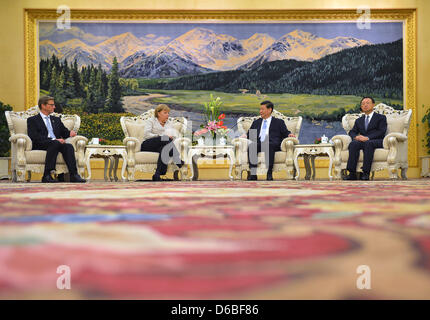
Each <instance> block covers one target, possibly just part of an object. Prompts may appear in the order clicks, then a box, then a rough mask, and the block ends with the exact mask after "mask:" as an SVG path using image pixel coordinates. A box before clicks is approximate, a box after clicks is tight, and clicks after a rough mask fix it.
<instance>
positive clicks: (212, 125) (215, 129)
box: [194, 94, 228, 144]
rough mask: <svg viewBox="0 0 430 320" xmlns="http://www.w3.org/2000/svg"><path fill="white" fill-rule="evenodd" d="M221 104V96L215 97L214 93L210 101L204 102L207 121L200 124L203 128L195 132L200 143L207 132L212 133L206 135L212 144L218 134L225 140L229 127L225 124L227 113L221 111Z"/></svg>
mask: <svg viewBox="0 0 430 320" xmlns="http://www.w3.org/2000/svg"><path fill="white" fill-rule="evenodd" d="M221 104H222V101H221V99H220V97H217V98H216V99H215V98H214V97H213V95H212V94H211V95H210V101H209V102H206V103H204V106H205V118H206V123H205V124H202V125H200V128H201V129H200V130H198V131H196V132H194V136H195V137H196V138H197V139H198V140H199V144H201V141H202V139H203V137H205V135H207V134H210V137H207V136H206V138H209V139H206V140H209V141H210V142H211V144H214V143H215V141H216V138H217V134H218V135H219V136H220V138H223V140H225V137H226V135H227V132H228V129H227V127H226V126H224V122H223V120H224V118H225V114H224V113H221V112H220V106H221Z"/></svg>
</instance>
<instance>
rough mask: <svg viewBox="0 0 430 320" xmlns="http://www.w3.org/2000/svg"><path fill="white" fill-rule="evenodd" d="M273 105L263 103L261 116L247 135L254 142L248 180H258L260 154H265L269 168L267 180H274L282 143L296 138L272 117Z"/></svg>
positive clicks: (249, 161) (267, 102)
mask: <svg viewBox="0 0 430 320" xmlns="http://www.w3.org/2000/svg"><path fill="white" fill-rule="evenodd" d="M272 112H273V103H272V102H270V101H263V102H262V103H261V104H260V116H261V118H258V119H256V120H255V121H254V122H253V123H252V125H251V127H250V128H249V131H248V133H247V138H248V139H249V140H251V141H252V143H251V144H250V145H249V146H248V163H249V169H250V171H251V172H250V174H248V180H257V164H258V153H259V152H264V156H265V160H266V166H267V176H266V179H267V180H269V181H270V180H273V176H272V171H273V164H274V162H275V152H276V151H279V150H281V143H282V141H283V140H284V139H285V138H287V137H295V135H294V134H292V133H291V132H290V131H289V130H288V129H287V126H286V125H285V122H284V121H283V120H281V119H277V118H274V117H272Z"/></svg>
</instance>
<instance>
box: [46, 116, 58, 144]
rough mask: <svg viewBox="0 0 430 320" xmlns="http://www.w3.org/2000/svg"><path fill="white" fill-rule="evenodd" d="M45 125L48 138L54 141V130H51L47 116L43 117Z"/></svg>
mask: <svg viewBox="0 0 430 320" xmlns="http://www.w3.org/2000/svg"><path fill="white" fill-rule="evenodd" d="M45 123H46V127H47V128H48V137H50V138H51V139H56V137H55V134H54V129H52V124H51V119H50V118H49V116H47V117H45Z"/></svg>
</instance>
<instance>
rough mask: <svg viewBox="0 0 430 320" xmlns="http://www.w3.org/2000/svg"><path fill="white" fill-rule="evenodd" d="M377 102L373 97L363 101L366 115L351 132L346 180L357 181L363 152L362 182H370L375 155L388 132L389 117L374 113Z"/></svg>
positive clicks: (362, 107)
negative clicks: (359, 159) (359, 160)
mask: <svg viewBox="0 0 430 320" xmlns="http://www.w3.org/2000/svg"><path fill="white" fill-rule="evenodd" d="M374 107H375V100H374V99H373V98H371V97H364V98H362V99H361V110H362V111H363V112H364V115H363V116H362V117H360V118H358V119H357V120H355V123H354V127H353V128H352V129H351V131H349V136H350V137H351V138H352V142H351V143H350V144H349V146H348V150H349V157H348V163H347V166H346V169H347V170H348V171H349V175H348V176H346V177H345V178H344V180H357V173H356V170H357V163H358V158H359V156H360V150H363V155H364V156H363V168H362V170H363V174H362V175H361V178H360V179H361V180H369V175H370V169H371V166H372V161H373V155H374V153H375V149H376V148H382V147H383V146H382V142H383V139H384V137H385V133H386V131H387V117H386V116H384V115H382V114H379V113H376V112H374V111H373V108H374Z"/></svg>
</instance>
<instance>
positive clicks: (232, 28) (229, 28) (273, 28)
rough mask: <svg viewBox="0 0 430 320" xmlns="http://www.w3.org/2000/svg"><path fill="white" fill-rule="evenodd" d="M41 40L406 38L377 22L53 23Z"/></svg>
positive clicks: (398, 28)
mask: <svg viewBox="0 0 430 320" xmlns="http://www.w3.org/2000/svg"><path fill="white" fill-rule="evenodd" d="M40 25H41V32H40V39H41V40H44V39H49V40H51V41H53V42H61V41H65V40H69V39H72V38H76V37H77V36H76V35H77V34H81V35H86V37H85V38H84V39H82V37H79V38H81V40H83V41H85V40H86V41H85V42H87V43H91V44H95V43H98V42H101V41H103V40H104V39H107V38H109V37H112V36H115V35H119V34H122V33H125V32H131V33H133V34H134V35H135V36H136V37H139V38H140V37H145V36H146V35H148V34H154V35H156V36H157V37H161V36H162V37H170V38H171V39H174V38H176V37H178V36H180V35H182V34H184V33H186V32H188V31H189V30H192V29H194V28H197V27H204V28H208V29H211V30H213V31H214V32H215V33H221V34H228V35H231V36H233V37H235V38H237V39H247V38H249V37H251V36H252V35H253V34H255V33H267V34H269V35H270V36H272V37H273V38H275V39H278V38H280V37H281V36H283V35H285V34H287V33H289V32H291V31H293V30H296V29H300V30H303V31H306V32H311V33H313V34H315V35H317V36H319V37H323V38H335V37H337V36H345V37H346V36H347V37H354V38H358V39H364V40H368V41H370V42H372V43H374V44H377V43H386V42H392V41H395V40H398V39H401V38H403V31H402V23H401V22H374V23H372V24H371V29H359V28H357V24H356V23H355V22H354V23H100V22H97V23H79V22H76V23H72V29H71V30H65V31H59V30H57V29H56V28H55V23H54V22H41V24H40Z"/></svg>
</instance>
